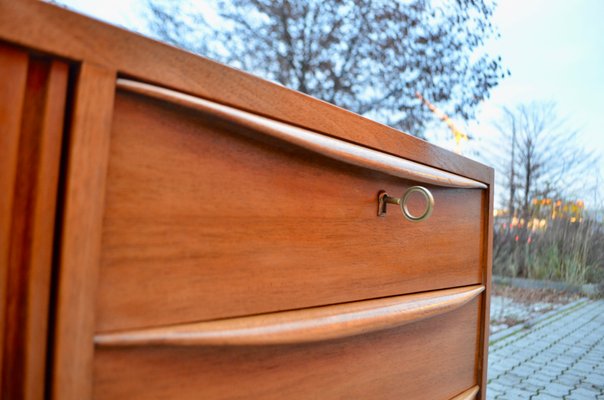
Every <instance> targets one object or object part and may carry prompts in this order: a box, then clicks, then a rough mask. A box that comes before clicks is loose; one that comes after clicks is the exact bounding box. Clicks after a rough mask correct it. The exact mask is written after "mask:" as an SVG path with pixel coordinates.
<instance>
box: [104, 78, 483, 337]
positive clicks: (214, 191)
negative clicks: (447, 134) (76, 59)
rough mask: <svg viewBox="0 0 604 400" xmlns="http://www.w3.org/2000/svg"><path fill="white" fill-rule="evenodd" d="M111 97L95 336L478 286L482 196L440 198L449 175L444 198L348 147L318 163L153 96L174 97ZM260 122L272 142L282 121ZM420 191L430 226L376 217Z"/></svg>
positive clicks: (126, 91)
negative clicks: (384, 200) (429, 205)
mask: <svg viewBox="0 0 604 400" xmlns="http://www.w3.org/2000/svg"><path fill="white" fill-rule="evenodd" d="M120 86H121V89H120V90H119V91H118V93H117V95H116V100H115V108H114V120H113V128H112V137H111V148H110V155H109V167H108V176H107V186H106V187H107V192H106V200H105V210H104V219H103V227H102V232H103V238H102V249H101V269H100V278H99V285H98V297H97V313H96V318H97V323H96V325H97V330H99V331H111V330H120V329H131V328H137V327H146V326H156V325H167V324H174V323H181V322H188V321H201V320H208V319H215V318H225V317H233V316H241V315H248V314H259V313H266V312H274V311H279V310H290V309H299V308H304V307H314V306H318V305H325V304H336V303H342V302H349V301H357V300H362V299H370V298H376V297H384V296H392V295H398V294H405V293H414V292H421V291H426V290H434V289H442V288H448V287H456V286H464V285H470V284H476V283H480V282H481V278H482V275H481V271H482V266H483V264H484V263H483V258H484V254H483V242H484V240H485V238H484V237H483V236H484V230H485V229H484V209H485V207H484V204H483V202H484V192H485V191H484V190H483V189H481V187H482V186H484V185H482V186H481V184H479V183H478V182H475V181H470V180H469V179H464V178H461V177H455V176H453V175H451V174H446V173H443V174H444V175H443V176H444V178H442V179H443V182H444V183H443V185H445V184H446V185H449V183H450V181H451V179H453V178H455V179H458V180H459V182H461V183H460V184H452V185H453V186H455V185H457V186H464V187H446V186H442V185H440V184H439V181H438V179H436V178H430V179H427V181H428V182H433V183H432V184H431V183H425V182H421V177H422V174H424V175H429V174H430V173H432V172H434V173H436V174H438V171H436V170H434V171H432V170H431V169H429V168H426V167H423V166H417V168H419V171H420V172H419V173H417V174H416V175H410V176H409V177H406V176H395V175H393V174H392V173H390V172H391V171H389V170H388V168H389V167H383V166H382V165H381V164H380V160H379V159H378V160H377V161H376V160H374V159H371V157H365V155H363V154H361V156H363V157H365V161H363V160H361V161H360V162H357V161H358V160H357V159H356V158H354V159H352V161H351V159H350V157H356V155H354V154H353V155H352V156H350V154H349V153H351V152H349V153H346V151H348V148H347V147H346V146H351V145H350V144H348V143H346V142H343V141H339V140H338V141H336V142H338V143H336V145H334V146H332V148H331V150H329V149H328V150H327V151H331V153H330V154H327V156H326V154H322V153H321V151H315V150H313V149H312V148H310V149H309V148H308V146H306V145H305V144H304V143H298V142H296V141H295V140H294V143H290V141H287V140H283V139H282V138H275V137H273V136H271V135H266V134H263V133H262V132H259V131H260V130H261V129H260V128H257V127H256V126H254V125H253V124H251V125H250V124H248V125H247V126H246V125H245V124H244V123H241V121H238V120H228V119H227V118H224V116H223V115H219V114H216V113H213V112H211V111H207V110H205V111H204V110H196V109H194V105H195V104H193V106H191V104H188V103H186V102H184V103H182V102H181V104H178V103H179V102H178V101H170V99H169V98H168V99H166V98H162V97H161V94H162V93H164V92H167V93H169V94H170V93H171V92H169V91H165V90H164V91H163V92H161V90H162V89H157V88H154V87H151V86H149V85H141V84H139V86H141V87H143V88H146V89H145V90H147V89H148V91H149V92H148V93H147V92H144V91H142V92H141V91H139V92H137V90H136V89H137V88H138V87H139V86H136V84H134V86H133V87H131V86H129V84H128V83H127V82H126V83H124V82H123V81H122V83H121V85H120ZM158 91H159V93H160V95H157V93H158ZM170 95H172V94H170ZM176 100H178V98H177V99H176ZM191 101H193V100H191ZM252 122H254V121H252ZM268 124H273V125H276V126H277V128H274V126H273V125H270V126H269V125H267V126H268V128H267V129H273V128H274V129H277V130H278V129H280V128H279V124H278V122H271V121H269V122H268ZM281 125H283V124H281ZM265 128H266V127H265ZM292 129H295V127H294V128H292ZM314 137H317V138H319V139H321V138H322V137H323V136H321V135H318V134H314ZM327 139H329V138H327ZM305 146H306V147H305ZM320 146H322V144H320ZM320 146H319V148H321V147H320ZM330 146H331V145H330ZM338 146H340V147H338ZM327 147H329V146H327ZM323 148H325V146H323ZM355 149H359V151H360V152H361V153H362V152H363V151H366V150H364V149H362V148H360V146H356V147H355ZM375 154H378V152H376V151H373V152H371V154H370V156H373V155H375ZM330 155H331V156H330ZM347 157H348V158H347ZM363 157H360V156H359V157H357V158H359V159H363ZM380 157H382V156H380ZM383 157H386V158H388V157H390V159H394V158H395V157H393V156H389V155H383ZM399 160H401V159H399ZM404 161H405V160H401V162H404ZM355 163H356V164H358V165H352V164H355ZM376 165H377V167H376ZM421 168H424V170H422V169H421ZM426 171H428V172H426ZM414 176H416V177H418V178H417V179H415V178H414ZM451 177H453V178H451ZM418 184H421V185H423V186H425V187H426V188H427V189H428V190H429V191H430V192H431V193H432V195H433V197H434V202H435V206H434V209H433V212H432V215H431V216H430V218H428V219H427V220H425V221H422V222H410V221H407V220H405V219H404V218H403V217H402V215H401V212H400V210H398V209H397V206H396V205H389V206H388V210H387V214H386V215H385V216H383V217H378V216H377V198H378V193H379V192H380V191H383V190H384V191H387V192H388V193H389V194H390V195H393V196H400V195H401V194H402V193H403V192H405V190H406V189H408V188H409V187H411V186H415V185H418ZM472 187H474V188H472ZM422 206H423V204H422Z"/></svg>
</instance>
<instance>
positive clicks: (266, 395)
mask: <svg viewBox="0 0 604 400" xmlns="http://www.w3.org/2000/svg"><path fill="white" fill-rule="evenodd" d="M480 301H481V296H478V297H475V298H474V299H473V300H471V301H470V302H468V303H466V304H465V305H463V306H462V307H460V308H457V309H455V310H453V311H450V312H447V313H445V314H442V315H439V316H436V317H433V318H430V319H426V320H423V321H419V322H415V323H412V324H409V325H406V326H402V327H398V328H393V329H387V330H384V331H380V332H374V333H370V334H365V335H360V336H354V337H349V338H344V339H338V340H328V341H323V342H317V343H307V344H293V345H277V346H274V345H273V346H186V347H167V346H158V347H145V346H143V347H126V348H119V347H97V350H96V352H95V359H94V378H93V382H94V386H93V390H94V396H93V397H94V398H95V399H97V400H103V399H131V400H134V399H151V398H158V399H159V398H162V399H165V398H177V399H182V400H186V399H200V398H203V399H208V400H210V399H212V400H214V399H259V398H261V399H285V398H286V399H315V398H316V399H322V400H329V399H397V400H398V399H410V400H413V399H429V400H438V399H452V398H454V397H455V396H457V395H458V394H460V393H463V392H466V391H467V390H468V389H469V388H472V387H475V385H476V384H477V383H476V382H477V380H476V379H477V378H476V376H477V369H476V365H475V363H476V360H477V357H478V341H479V331H480V330H479V322H480V318H479V315H480V314H479V311H480V304H481V303H480ZM473 393H475V389H474V392H473ZM464 398H471V397H464Z"/></svg>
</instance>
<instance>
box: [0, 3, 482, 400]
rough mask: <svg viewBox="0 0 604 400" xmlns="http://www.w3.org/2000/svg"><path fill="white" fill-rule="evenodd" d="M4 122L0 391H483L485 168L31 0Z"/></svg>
mask: <svg viewBox="0 0 604 400" xmlns="http://www.w3.org/2000/svg"><path fill="white" fill-rule="evenodd" d="M0 124H1V127H2V133H1V135H0V193H1V198H0V200H1V202H0V263H1V264H0V266H1V269H0V323H1V325H0V377H1V378H2V380H1V382H0V389H1V392H0V393H1V397H2V399H7V400H9V399H10V400H21V399H54V400H83V399H111V400H115V399H128V400H132V399H429V400H435V399H436V400H438V399H474V398H481V399H484V398H485V389H486V387H485V382H486V380H485V377H486V365H487V348H488V347H487V343H488V322H489V295H490V293H489V290H490V289H489V288H490V281H491V278H490V271H491V262H490V259H491V246H492V234H491V231H492V218H491V215H492V200H493V170H492V169H491V168H489V167H486V166H484V165H481V164H479V163H476V162H474V161H471V160H469V159H467V158H464V157H461V156H458V155H455V154H452V153H450V152H448V151H446V150H443V149H440V148H438V147H435V146H433V145H430V144H428V143H426V142H424V141H421V140H418V139H416V138H414V137H412V136H409V135H406V134H403V133H401V132H398V131H396V130H394V129H392V128H389V127H386V126H384V125H381V124H378V123H375V122H372V121H370V120H368V119H365V118H363V117H360V116H358V115H355V114H353V113H350V112H347V111H345V110H342V109H339V108H337V107H335V106H332V105H330V104H327V103H325V102H322V101H319V100H316V99H313V98H311V97H308V96H306V95H303V94H301V93H297V92H294V91H291V90H288V89H286V88H283V87H281V86H278V85H275V84H272V83H270V82H267V81H264V80H262V79H259V78H257V77H254V76H252V75H249V74H246V73H243V72H241V71H236V70H234V69H231V68H228V67H225V66H223V65H220V64H218V63H215V62H213V61H211V60H207V59H204V58H201V57H197V56H194V55H192V54H189V53H186V52H184V51H181V50H178V49H176V48H173V47H170V46H167V45H164V44H161V43H157V42H154V41H152V40H149V39H146V38H143V37H141V36H138V35H135V34H132V33H129V32H126V31H123V30H120V29H117V28H115V27H111V26H109V25H105V24H103V23H100V22H98V21H94V20H91V19H89V18H85V17H83V16H80V15H77V14H75V13H71V12H69V11H66V10H64V9H61V8H58V7H55V6H53V5H49V4H46V3H42V2H37V1H32V0H23V1H14V0H0Z"/></svg>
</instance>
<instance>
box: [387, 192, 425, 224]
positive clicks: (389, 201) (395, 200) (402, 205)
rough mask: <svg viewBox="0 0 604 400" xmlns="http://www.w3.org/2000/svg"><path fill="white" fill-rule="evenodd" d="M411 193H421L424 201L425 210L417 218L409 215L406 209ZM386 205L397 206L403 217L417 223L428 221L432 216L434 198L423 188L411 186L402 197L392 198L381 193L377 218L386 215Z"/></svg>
mask: <svg viewBox="0 0 604 400" xmlns="http://www.w3.org/2000/svg"><path fill="white" fill-rule="evenodd" d="M413 193H421V194H422V195H423V196H424V198H425V199H426V208H425V210H424V212H423V213H422V214H421V215H419V216H415V215H413V214H411V212H410V211H409V208H408V207H407V201H408V200H409V197H410V196H411V195H412V194H413ZM388 204H397V205H398V206H399V207H400V208H401V213H403V216H404V217H405V218H406V219H407V220H408V221H411V222H419V221H424V220H426V219H428V218H429V217H430V215H432V211H433V210H434V196H432V193H430V191H429V190H428V189H426V188H425V187H423V186H411V187H410V188H409V189H407V190H406V191H405V193H404V194H403V197H392V196H389V195H388V193H386V192H384V191H381V192H380V193H379V194H378V216H379V217H383V216H384V215H386V209H387V207H388Z"/></svg>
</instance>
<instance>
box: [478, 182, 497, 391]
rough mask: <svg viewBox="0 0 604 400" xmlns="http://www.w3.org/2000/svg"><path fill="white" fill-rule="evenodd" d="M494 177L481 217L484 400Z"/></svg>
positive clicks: (481, 375) (480, 373) (480, 365)
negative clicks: (482, 239)
mask: <svg viewBox="0 0 604 400" xmlns="http://www.w3.org/2000/svg"><path fill="white" fill-rule="evenodd" d="M494 184H495V177H494V172H492V171H491V179H490V182H489V185H488V186H489V188H488V190H486V191H485V192H484V193H485V194H484V198H485V205H484V207H483V208H484V210H485V213H486V215H484V216H483V218H482V221H483V223H484V232H485V240H484V242H485V243H483V248H484V262H483V268H484V269H483V277H482V284H483V285H484V287H485V292H484V296H483V298H482V330H481V336H480V338H481V342H480V343H481V346H482V347H481V348H480V349H479V355H480V359H479V360H478V382H479V386H480V392H479V398H480V400H486V396H487V382H488V379H487V373H488V364H489V359H488V353H489V333H490V332H489V331H490V315H491V282H492V279H491V278H492V271H493V228H494V227H493V201H494V200H493V196H494Z"/></svg>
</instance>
